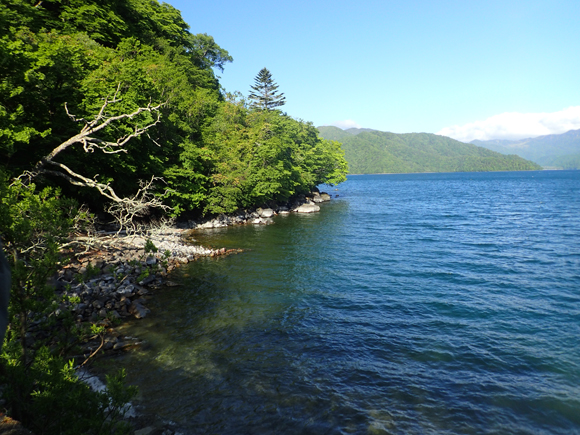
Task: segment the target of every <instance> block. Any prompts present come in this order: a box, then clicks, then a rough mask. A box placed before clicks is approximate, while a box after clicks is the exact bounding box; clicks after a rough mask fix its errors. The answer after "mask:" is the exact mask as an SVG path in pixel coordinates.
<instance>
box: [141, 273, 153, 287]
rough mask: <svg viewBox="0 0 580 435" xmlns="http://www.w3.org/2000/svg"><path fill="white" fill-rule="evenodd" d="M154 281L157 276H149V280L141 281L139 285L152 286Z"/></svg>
mask: <svg viewBox="0 0 580 435" xmlns="http://www.w3.org/2000/svg"><path fill="white" fill-rule="evenodd" d="M153 281H155V275H149V276H148V277H147V278H145V279H144V280H142V281H139V285H147V284H151V283H152V282H153Z"/></svg>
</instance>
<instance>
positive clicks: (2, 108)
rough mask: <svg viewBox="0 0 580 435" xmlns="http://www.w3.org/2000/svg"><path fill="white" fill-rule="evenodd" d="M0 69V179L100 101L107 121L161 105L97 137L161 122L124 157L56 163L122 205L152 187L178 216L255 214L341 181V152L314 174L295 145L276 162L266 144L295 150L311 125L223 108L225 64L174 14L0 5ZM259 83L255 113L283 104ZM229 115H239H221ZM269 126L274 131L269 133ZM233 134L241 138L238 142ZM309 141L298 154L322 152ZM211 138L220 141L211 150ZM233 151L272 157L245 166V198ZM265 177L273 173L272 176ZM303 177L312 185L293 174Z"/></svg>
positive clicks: (83, 192) (54, 3) (66, 188)
mask: <svg viewBox="0 0 580 435" xmlns="http://www.w3.org/2000/svg"><path fill="white" fill-rule="evenodd" d="M0 59H1V60H0V170H1V171H4V172H5V173H6V174H7V175H8V177H14V176H17V175H19V174H21V173H22V172H24V171H28V170H30V169H31V168H33V167H34V165H36V164H37V162H39V160H41V159H42V158H43V157H44V156H47V155H48V154H49V153H50V152H51V151H52V150H54V149H55V147H57V146H58V145H59V144H62V143H63V142H65V141H67V140H68V139H70V138H72V137H73V136H75V135H77V134H78V133H79V130H80V128H81V127H82V120H87V121H86V122H89V121H90V120H92V119H95V117H96V116H98V114H99V110H100V109H101V107H102V106H103V102H104V101H105V99H106V98H109V99H110V98H112V97H113V96H114V95H116V96H117V100H118V101H117V102H116V103H115V104H111V105H109V106H107V113H106V114H105V115H106V116H107V117H115V116H119V115H121V114H130V113H133V112H135V111H136V110H138V109H139V108H144V107H148V106H159V111H158V113H157V112H156V113H151V112H140V114H139V116H137V117H133V118H124V119H121V120H119V121H118V122H116V123H115V124H114V125H113V124H111V125H109V126H107V127H106V128H104V129H102V130H101V131H99V132H98V135H97V136H95V138H96V139H97V140H101V141H105V142H109V143H112V142H115V141H117V140H118V139H119V138H122V137H126V136H128V135H131V134H132V132H134V131H135V129H140V128H143V127H144V126H147V125H151V124H152V123H153V122H155V121H156V119H157V118H156V116H158V115H159V117H160V118H159V120H160V122H158V123H156V125H155V126H154V128H150V129H148V130H147V131H146V133H145V134H141V135H136V136H135V137H133V138H132V139H131V140H130V141H128V142H127V143H126V144H125V146H124V151H123V152H118V153H115V154H104V153H102V152H98V150H97V151H95V150H93V151H95V152H91V153H87V152H86V150H85V149H84V148H83V146H82V145H81V144H77V145H74V146H71V147H69V148H68V149H67V151H66V152H63V153H61V155H60V156H59V163H61V164H62V165H65V166H66V167H67V168H70V170H71V171H74V172H75V173H78V174H82V175H83V176H85V177H87V178H90V179H94V181H95V183H98V184H100V185H107V184H109V185H111V186H114V188H115V190H116V192H117V193H118V194H119V195H131V194H133V193H134V192H135V191H136V190H137V186H138V185H139V180H150V179H152V177H158V178H160V177H161V178H163V179H164V181H165V183H166V184H165V185H163V186H159V189H160V190H159V193H160V194H161V193H162V192H164V191H166V192H167V194H166V195H165V196H164V201H165V203H166V204H167V205H169V206H171V207H172V208H173V210H174V213H175V214H179V213H182V212H184V211H187V210H190V211H195V212H200V213H201V212H205V213H211V212H217V211H219V210H230V211H231V210H232V207H233V206H232V204H236V206H237V207H242V206H243V207H249V206H251V205H259V201H263V200H267V199H273V198H285V197H287V196H288V195H291V194H292V193H293V192H299V191H304V190H307V189H310V188H312V187H313V186H314V185H315V183H320V182H324V181H327V180H331V179H336V180H338V179H340V177H338V178H336V177H335V175H333V174H334V172H333V171H334V169H332V168H331V166H332V165H333V164H338V166H339V167H342V168H343V170H344V164H343V163H341V162H338V160H340V159H342V157H341V150H340V148H336V149H335V150H334V152H335V153H336V155H335V154H328V153H326V154H324V153H323V155H325V156H327V157H328V158H329V159H330V162H334V163H329V165H327V166H324V165H322V166H319V167H317V168H314V167H313V168H308V167H306V166H305V165H304V163H303V161H302V160H300V159H298V157H297V156H298V154H297V151H296V152H294V153H292V152H290V148H292V147H293V146H294V145H291V146H290V148H288V147H286V148H285V151H284V152H282V151H280V152H275V150H274V149H273V148H272V146H273V145H272V144H273V143H274V138H277V140H278V141H279V142H280V143H287V144H296V142H295V139H294V138H293V135H294V134H295V132H294V129H295V126H296V125H298V126H301V127H300V128H301V129H303V130H309V129H311V128H312V127H311V126H309V125H308V124H306V123H303V122H302V121H297V120H292V119H291V118H289V117H284V116H283V115H282V114H280V113H278V114H270V115H269V116H270V117H271V118H268V117H267V116H266V115H263V116H261V115H259V114H252V113H251V111H250V110H249V108H248V107H247V105H246V103H245V101H241V100H240V101H238V102H236V103H233V102H232V101H227V98H226V95H225V94H224V92H223V91H222V90H221V88H220V84H219V81H218V77H217V76H216V74H215V72H214V70H219V71H223V69H224V67H225V66H226V65H227V63H228V62H231V61H232V60H233V59H232V57H231V56H230V55H229V53H228V52H227V51H226V50H225V49H223V48H221V47H220V46H219V45H218V44H217V42H216V41H215V40H214V38H213V37H212V36H210V35H207V34H205V33H199V34H194V33H191V32H190V29H189V26H188V25H187V23H185V21H184V20H183V18H182V17H181V14H180V12H179V11H178V10H176V9H175V8H173V7H172V6H170V5H168V4H166V3H163V4H160V3H159V2H158V1H157V0H119V1H113V0H100V1H96V0H82V1H81V0H68V1H66V2H65V1H62V0H45V1H42V2H33V1H29V0H6V1H4V2H2V4H0ZM256 80H257V81H256V87H257V88H258V90H256V93H255V95H259V96H260V98H261V99H259V100H258V101H261V106H260V108H261V109H265V110H266V111H270V110H271V109H273V108H276V107H279V106H280V105H282V104H284V97H283V94H279V93H278V92H277V88H278V86H277V85H276V84H275V83H274V82H273V80H272V78H271V74H270V73H269V72H268V70H267V69H265V68H264V69H263V70H262V71H261V72H260V74H259V75H258V77H257V78H256ZM250 98H252V96H250ZM230 111H234V112H235V111H237V112H239V116H235V117H228V116H226V113H229V112H230ZM79 120H81V123H79V122H78V121H79ZM274 122H276V123H278V124H277V125H278V126H277V129H276V130H275V132H274V131H273V130H272V131H271V130H269V128H270V125H271V124H272V123H274ZM237 128H243V129H246V131H247V135H245V136H244V135H239V137H238V138H235V137H234V135H235V134H239V132H235V129H237ZM261 129H262V130H261ZM270 131H271V132H270ZM268 132H270V133H268ZM311 134H312V135H313V136H312V137H311V138H310V139H308V140H307V141H299V142H298V144H299V145H298V144H297V145H296V147H297V148H296V149H298V148H300V147H302V148H300V149H302V151H301V152H302V153H306V152H307V151H308V153H311V152H314V151H313V150H314V149H319V150H320V152H322V151H323V148H324V147H323V148H320V144H321V143H326V142H324V141H322V139H320V138H318V137H317V136H316V131H315V130H313V132H312V133H311ZM219 135H223V136H224V137H225V138H226V140H225V141H224V142H219V140H218V139H216V137H218V136H219ZM237 140H238V141H239V142H235V141H237ZM252 141H253V142H252ZM232 142H234V143H232ZM226 144H228V145H226ZM242 144H244V145H243V146H245V147H247V148H248V147H250V145H251V146H252V147H254V148H256V149H255V150H254V149H252V150H250V148H248V150H247V153H245V154H243V155H242V157H241V158H242V160H243V161H245V162H247V163H249V162H250V161H249V159H250V157H251V156H254V157H253V158H255V159H258V157H257V156H258V155H260V154H261V153H264V152H265V151H264V150H265V149H269V150H270V152H271V154H269V156H268V158H267V159H262V167H259V165H258V164H257V163H255V162H253V163H252V164H250V165H249V166H247V167H246V168H245V173H244V176H243V179H244V182H243V186H244V187H243V191H244V192H245V193H244V194H243V195H242V196H241V197H240V196H239V195H238V193H234V192H237V191H236V190H235V189H229V188H228V190H227V191H228V192H230V193H231V194H232V195H233V196H229V195H228V194H225V193H224V192H226V190H225V187H224V185H227V183H226V184H224V180H225V179H231V178H232V177H233V175H232V174H231V173H229V172H228V171H229V170H230V169H231V167H232V165H234V162H230V161H229V160H228V159H231V158H239V156H238V157H234V155H233V154H232V153H233V150H238V151H239V150H240V149H241V148H243V146H242ZM257 144H260V145H257ZM228 146H229V147H233V148H231V149H230V148H227V147H228ZM325 152H326V151H325ZM292 159H294V160H292ZM337 159H338V160H337ZM337 162H338V163H337ZM239 163H240V162H238V164H239ZM266 168H268V169H266ZM273 168H280V170H281V171H282V174H277V175H275V176H274V175H273V174H272V173H270V172H273V171H274V169H273ZM322 168H325V170H327V172H321V171H322ZM284 171H289V173H291V174H294V175H292V177H290V178H292V179H293V180H294V181H292V182H287V181H284V182H281V181H280V180H278V178H280V177H282V178H284V177H286V175H284V174H285V172H284ZM308 171H313V172H314V171H316V175H314V174H311V175H309V176H305V175H304V176H301V177H298V176H295V174H298V173H300V174H305V173H306V172H308ZM241 176H242V175H240V177H241ZM262 177H264V178H262ZM36 181H37V182H39V183H41V185H52V186H55V187H59V188H61V189H62V192H63V194H65V195H67V196H71V197H75V198H76V199H78V200H79V201H80V202H86V203H89V204H90V205H92V206H93V207H96V208H97V209H99V208H103V207H104V203H103V201H104V200H103V198H102V197H101V196H100V195H99V194H98V192H96V191H95V190H94V189H92V190H91V189H87V188H78V187H75V186H71V185H70V184H69V183H67V182H66V180H64V179H63V178H62V177H60V178H59V177H55V176H52V175H51V174H49V173H48V171H45V172H44V174H43V178H42V179H38V180H36ZM258 186H260V187H258ZM168 188H169V190H168ZM249 192H253V193H249ZM258 192H261V193H258ZM220 198H221V199H220ZM220 201H222V202H221V203H220Z"/></svg>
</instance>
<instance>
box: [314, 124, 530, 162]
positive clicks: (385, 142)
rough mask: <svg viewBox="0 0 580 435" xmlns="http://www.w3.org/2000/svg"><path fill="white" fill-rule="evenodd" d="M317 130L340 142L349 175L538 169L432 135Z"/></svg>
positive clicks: (517, 159) (521, 159) (521, 160)
mask: <svg viewBox="0 0 580 435" xmlns="http://www.w3.org/2000/svg"><path fill="white" fill-rule="evenodd" d="M318 130H319V132H320V135H321V136H322V137H324V138H326V139H332V140H336V141H339V142H342V144H343V145H342V147H343V149H344V152H345V157H346V160H347V161H348V164H349V168H350V172H351V173H353V174H378V173H407V172H475V171H520V170H533V169H541V167H540V166H539V165H537V164H535V163H533V162H529V161H527V160H524V159H523V158H521V157H518V156H515V155H509V156H505V155H502V154H500V153H497V152H493V151H490V150H488V149H485V148H482V147H477V146H475V145H471V144H465V143H462V142H458V141H456V140H453V139H451V138H448V137H445V136H438V135H435V134H429V133H407V134H395V133H388V132H382V131H376V130H368V129H349V130H341V129H339V128H337V127H330V126H325V127H318Z"/></svg>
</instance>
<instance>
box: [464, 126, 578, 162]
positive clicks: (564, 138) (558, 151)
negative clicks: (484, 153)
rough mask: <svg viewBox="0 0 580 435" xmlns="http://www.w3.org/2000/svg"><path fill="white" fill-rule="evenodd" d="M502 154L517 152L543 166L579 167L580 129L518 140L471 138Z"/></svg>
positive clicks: (478, 144)
mask: <svg viewBox="0 0 580 435" xmlns="http://www.w3.org/2000/svg"><path fill="white" fill-rule="evenodd" d="M470 143H471V144H473V145H477V146H481V147H484V148H487V149H490V150H492V151H496V152H499V153H502V154H517V155H519V156H520V157H523V158H525V159H528V160H531V161H533V162H535V163H538V164H539V165H542V166H544V167H553V168H558V169H580V158H579V156H580V129H579V130H569V131H567V132H565V133H561V134H548V135H544V136H537V137H531V138H525V139H519V140H498V139H493V140H487V141H482V140H477V139H476V140H472V141H471V142H470Z"/></svg>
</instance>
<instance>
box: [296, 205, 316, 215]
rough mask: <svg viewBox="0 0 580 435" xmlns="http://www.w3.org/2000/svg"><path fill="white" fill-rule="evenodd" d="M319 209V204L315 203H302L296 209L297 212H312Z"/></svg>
mask: <svg viewBox="0 0 580 435" xmlns="http://www.w3.org/2000/svg"><path fill="white" fill-rule="evenodd" d="M317 211H320V206H318V205H316V204H302V205H301V206H300V207H298V208H297V209H296V212H297V213H314V212H317Z"/></svg>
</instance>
